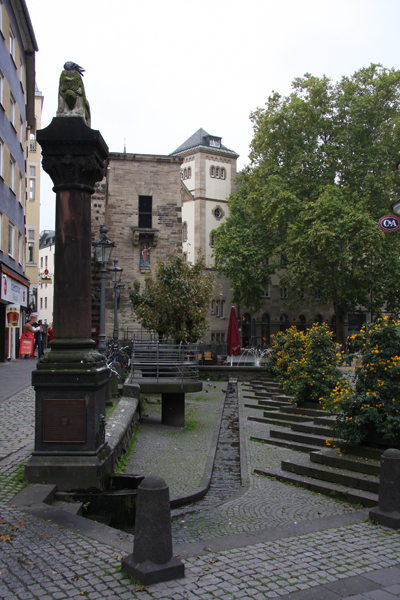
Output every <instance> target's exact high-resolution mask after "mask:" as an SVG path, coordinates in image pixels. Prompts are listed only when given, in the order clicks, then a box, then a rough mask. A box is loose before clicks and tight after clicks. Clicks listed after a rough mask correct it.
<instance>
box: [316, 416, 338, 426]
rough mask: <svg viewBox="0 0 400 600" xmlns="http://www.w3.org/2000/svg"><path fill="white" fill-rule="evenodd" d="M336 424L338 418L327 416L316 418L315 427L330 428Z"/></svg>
mask: <svg viewBox="0 0 400 600" xmlns="http://www.w3.org/2000/svg"><path fill="white" fill-rule="evenodd" d="M335 422H336V417H328V415H326V416H325V417H315V418H314V423H315V425H328V427H331V426H332V425H333V424H334V423H335Z"/></svg>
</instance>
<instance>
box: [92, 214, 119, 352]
mask: <svg viewBox="0 0 400 600" xmlns="http://www.w3.org/2000/svg"><path fill="white" fill-rule="evenodd" d="M107 231H108V230H107V228H106V227H105V225H101V226H100V239H99V240H97V241H96V242H93V244H92V246H93V247H94V250H95V255H96V260H97V262H99V263H100V264H101V269H100V276H101V281H100V333H99V352H100V353H101V354H103V355H104V354H105V353H106V322H105V310H106V273H107V269H106V268H105V266H104V265H105V264H106V263H108V262H109V260H110V258H111V252H112V249H113V248H114V246H115V244H114V242H112V241H111V240H109V239H108V237H107Z"/></svg>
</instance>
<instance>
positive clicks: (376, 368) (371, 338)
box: [324, 317, 400, 444]
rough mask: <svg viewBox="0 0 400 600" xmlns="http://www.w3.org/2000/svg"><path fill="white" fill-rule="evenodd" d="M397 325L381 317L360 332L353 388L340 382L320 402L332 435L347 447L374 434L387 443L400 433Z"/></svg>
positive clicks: (399, 366)
mask: <svg viewBox="0 0 400 600" xmlns="http://www.w3.org/2000/svg"><path fill="white" fill-rule="evenodd" d="M399 324H400V323H397V322H395V321H393V320H392V319H389V318H388V317H385V318H383V319H378V320H377V321H376V323H374V324H372V325H367V326H366V327H364V328H363V329H362V330H361V335H359V336H358V337H357V342H356V343H357V345H358V346H359V348H360V359H359V360H358V361H357V363H356V365H355V375H356V384H355V387H352V385H351V383H350V382H348V381H345V380H343V381H342V382H340V383H339V384H338V385H337V386H336V387H335V389H334V390H333V392H332V394H331V396H330V398H326V399H325V400H324V408H326V409H327V410H328V411H329V412H330V413H331V414H333V415H336V418H337V420H336V424H335V426H334V431H335V434H336V435H337V436H338V437H340V438H342V439H344V440H346V441H347V442H348V443H351V444H359V443H361V442H362V441H364V440H365V439H366V437H367V436H368V435H369V434H370V433H375V432H376V433H379V434H381V435H382V436H383V438H384V439H386V440H389V439H390V438H393V437H394V436H396V435H397V434H398V433H399V432H400V335H399V331H398V326H399Z"/></svg>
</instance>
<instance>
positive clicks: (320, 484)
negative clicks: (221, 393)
mask: <svg viewBox="0 0 400 600" xmlns="http://www.w3.org/2000/svg"><path fill="white" fill-rule="evenodd" d="M252 387H253V386H252ZM250 391H251V390H250V389H249V392H250ZM244 398H251V399H253V401H254V400H257V404H254V403H253V404H252V403H246V404H245V406H246V407H248V408H256V409H261V410H263V415H262V416H258V415H255V416H253V415H252V416H249V417H248V420H251V421H257V422H260V423H267V424H275V425H277V427H274V428H273V429H270V431H269V437H267V436H265V437H251V438H250V439H251V440H252V441H255V442H260V443H265V444H270V445H273V446H275V447H276V446H278V447H285V448H290V449H291V450H296V451H298V452H301V453H303V456H301V455H299V457H298V458H296V459H295V460H284V461H282V464H281V467H280V468H275V467H271V468H259V469H255V473H257V474H259V475H264V476H267V477H273V478H275V479H279V480H280V481H286V482H290V483H293V484H295V485H299V486H300V487H303V488H307V489H311V490H313V491H316V492H319V493H321V494H325V495H328V496H333V497H337V498H341V499H344V500H346V501H348V502H352V503H355V504H361V505H363V506H366V507H371V506H376V505H377V504H378V493H379V471H380V456H381V454H382V452H383V451H384V449H383V448H376V447H370V446H357V447H353V448H348V447H347V448H346V450H344V449H343V450H340V449H338V447H340V440H334V443H335V448H330V447H327V443H326V441H327V439H330V438H333V437H334V433H333V430H332V423H333V421H334V417H329V416H327V415H326V413H325V412H324V411H323V410H321V409H319V408H316V405H315V404H311V403H302V404H301V405H298V406H296V405H293V403H291V402H289V400H288V397H287V396H284V395H283V394H282V390H279V388H278V386H277V385H276V384H275V385H271V384H270V382H264V387H262V388H261V389H257V391H255V393H254V394H253V395H252V396H245V395H244ZM265 403H266V404H265ZM304 454H308V456H305V455H304Z"/></svg>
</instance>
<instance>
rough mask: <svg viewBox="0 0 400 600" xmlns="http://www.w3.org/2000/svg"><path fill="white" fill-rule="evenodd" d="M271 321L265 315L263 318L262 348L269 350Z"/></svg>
mask: <svg viewBox="0 0 400 600" xmlns="http://www.w3.org/2000/svg"><path fill="white" fill-rule="evenodd" d="M270 323H271V319H270V317H269V314H267V313H264V314H263V316H262V317H261V347H262V348H267V347H268V346H269V345H270V344H271V325H270Z"/></svg>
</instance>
